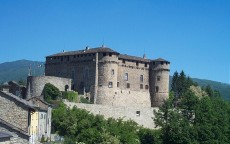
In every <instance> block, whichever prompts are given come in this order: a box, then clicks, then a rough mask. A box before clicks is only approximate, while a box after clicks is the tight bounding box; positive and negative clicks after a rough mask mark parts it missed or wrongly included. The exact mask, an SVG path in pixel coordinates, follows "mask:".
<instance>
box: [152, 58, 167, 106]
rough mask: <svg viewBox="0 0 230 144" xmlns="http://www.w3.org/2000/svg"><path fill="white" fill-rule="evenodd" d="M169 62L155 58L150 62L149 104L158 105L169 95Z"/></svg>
mask: <svg viewBox="0 0 230 144" xmlns="http://www.w3.org/2000/svg"><path fill="white" fill-rule="evenodd" d="M169 66H170V62H168V61H166V60H164V59H161V58H159V59H156V60H153V61H151V62H150V71H149V78H150V79H149V83H150V97H151V106H152V107H159V106H161V105H162V104H163V102H164V100H166V99H168V97H169V71H170V69H169Z"/></svg>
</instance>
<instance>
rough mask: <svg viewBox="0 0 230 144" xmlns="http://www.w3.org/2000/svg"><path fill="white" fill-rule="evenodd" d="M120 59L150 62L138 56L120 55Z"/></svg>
mask: <svg viewBox="0 0 230 144" xmlns="http://www.w3.org/2000/svg"><path fill="white" fill-rule="evenodd" d="M118 58H120V59H126V60H134V61H143V62H150V60H149V59H144V58H141V57H137V56H130V55H126V54H120V55H119V56H118Z"/></svg>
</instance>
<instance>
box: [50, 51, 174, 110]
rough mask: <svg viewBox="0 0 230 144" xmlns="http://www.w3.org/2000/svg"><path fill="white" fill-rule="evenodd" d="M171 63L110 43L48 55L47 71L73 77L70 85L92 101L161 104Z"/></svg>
mask: <svg viewBox="0 0 230 144" xmlns="http://www.w3.org/2000/svg"><path fill="white" fill-rule="evenodd" d="M169 65H170V62H168V61H166V60H164V59H161V58H159V59H156V60H150V59H146V58H140V57H135V56H129V55H124V54H120V53H118V52H116V51H114V50H112V49H110V48H107V47H99V48H91V49H89V48H88V47H87V48H86V49H84V50H79V51H70V52H62V53H58V54H54V55H51V56H47V57H46V64H45V75H46V76H56V77H63V78H70V79H72V84H71V89H73V90H76V91H78V92H79V93H80V94H89V95H90V96H89V97H88V98H89V99H90V101H91V102H94V103H95V104H101V105H112V106H131V107H132V106H133V107H136V106H140V107H151V106H152V107H155V106H160V105H161V104H162V103H163V101H164V99H166V98H168V91H169Z"/></svg>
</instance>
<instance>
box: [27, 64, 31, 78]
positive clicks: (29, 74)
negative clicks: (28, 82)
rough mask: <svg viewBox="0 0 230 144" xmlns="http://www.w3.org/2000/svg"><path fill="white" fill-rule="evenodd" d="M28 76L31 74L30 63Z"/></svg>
mask: <svg viewBox="0 0 230 144" xmlns="http://www.w3.org/2000/svg"><path fill="white" fill-rule="evenodd" d="M28 76H31V64H30V66H29V68H28Z"/></svg>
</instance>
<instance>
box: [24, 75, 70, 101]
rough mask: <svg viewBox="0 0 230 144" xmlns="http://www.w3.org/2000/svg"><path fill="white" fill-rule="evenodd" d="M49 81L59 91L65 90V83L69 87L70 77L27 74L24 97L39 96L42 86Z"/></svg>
mask: <svg viewBox="0 0 230 144" xmlns="http://www.w3.org/2000/svg"><path fill="white" fill-rule="evenodd" d="M47 83H51V84H53V85H54V86H56V87H57V88H58V89H59V90H60V91H65V87H66V85H68V87H69V89H70V88H71V79H67V78H61V77H54V76H29V77H28V78H27V94H26V98H27V99H28V98H30V97H34V96H41V95H42V92H43V89H44V86H45V84H47Z"/></svg>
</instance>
